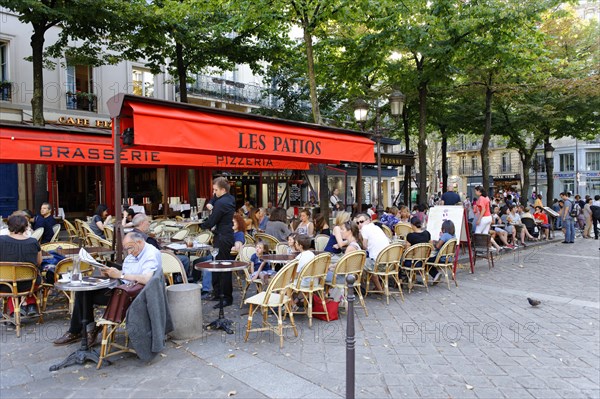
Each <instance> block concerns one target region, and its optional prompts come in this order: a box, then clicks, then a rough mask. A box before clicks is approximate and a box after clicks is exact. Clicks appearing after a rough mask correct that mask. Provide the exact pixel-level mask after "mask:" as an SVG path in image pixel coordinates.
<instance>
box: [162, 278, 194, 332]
mask: <svg viewBox="0 0 600 399" xmlns="http://www.w3.org/2000/svg"><path fill="white" fill-rule="evenodd" d="M201 291H202V285H201V284H173V285H170V286H168V287H167V298H168V300H169V310H170V311H171V318H172V319H173V327H174V330H173V332H172V333H171V334H170V335H171V338H173V339H176V340H183V339H195V338H199V337H201V336H202V302H201V298H200V296H201Z"/></svg>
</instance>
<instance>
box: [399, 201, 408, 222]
mask: <svg viewBox="0 0 600 399" xmlns="http://www.w3.org/2000/svg"><path fill="white" fill-rule="evenodd" d="M398 219H399V220H398V221H399V222H403V223H410V209H408V207H407V206H406V205H402V206H401V207H400V211H399V212H398Z"/></svg>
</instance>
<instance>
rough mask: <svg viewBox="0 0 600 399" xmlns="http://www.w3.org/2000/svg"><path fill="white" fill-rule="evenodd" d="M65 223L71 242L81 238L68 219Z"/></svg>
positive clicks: (64, 220)
mask: <svg viewBox="0 0 600 399" xmlns="http://www.w3.org/2000/svg"><path fill="white" fill-rule="evenodd" d="M63 223H64V224H65V229H66V230H67V233H68V234H69V241H71V242H73V241H74V240H75V239H76V238H77V239H78V238H79V234H78V233H77V229H76V228H75V226H73V223H71V222H69V221H68V220H67V219H63Z"/></svg>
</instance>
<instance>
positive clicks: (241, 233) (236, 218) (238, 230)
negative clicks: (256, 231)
mask: <svg viewBox="0 0 600 399" xmlns="http://www.w3.org/2000/svg"><path fill="white" fill-rule="evenodd" d="M245 227H246V222H244V218H243V216H242V215H240V214H237V213H235V214H234V215H233V242H234V244H233V247H231V251H232V252H239V251H240V250H241V249H242V247H243V246H244V244H245V243H246V231H245V230H244V228H245Z"/></svg>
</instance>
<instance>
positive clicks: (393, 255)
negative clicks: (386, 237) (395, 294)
mask: <svg viewBox="0 0 600 399" xmlns="http://www.w3.org/2000/svg"><path fill="white" fill-rule="evenodd" d="M403 252H404V246H403V245H402V244H400V243H396V244H390V245H388V246H387V247H385V248H384V249H383V250H381V252H380V253H379V255H378V256H377V259H376V260H375V264H374V267H373V270H370V268H365V273H366V280H367V282H366V292H365V297H366V296H367V295H369V293H377V294H384V295H385V299H386V303H387V304H388V305H389V304H390V294H391V293H390V286H389V282H390V277H391V278H392V279H393V280H394V281H395V282H396V284H397V285H398V291H399V293H400V298H401V299H402V301H403V302H404V294H403V293H402V285H401V284H400V279H399V277H398V267H399V264H400V259H401V258H402V253H403ZM371 276H376V277H377V278H378V279H379V281H380V282H381V285H382V287H383V291H377V290H371V288H370V286H371Z"/></svg>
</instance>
